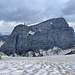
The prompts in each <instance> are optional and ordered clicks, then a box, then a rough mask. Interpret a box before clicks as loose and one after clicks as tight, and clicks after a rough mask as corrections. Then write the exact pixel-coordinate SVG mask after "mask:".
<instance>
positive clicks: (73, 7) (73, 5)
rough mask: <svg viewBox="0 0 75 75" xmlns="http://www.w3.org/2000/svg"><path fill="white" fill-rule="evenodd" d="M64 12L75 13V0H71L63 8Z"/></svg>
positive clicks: (67, 13) (65, 13)
mask: <svg viewBox="0 0 75 75" xmlns="http://www.w3.org/2000/svg"><path fill="white" fill-rule="evenodd" d="M62 13H63V14H64V15H73V14H75V0H69V1H68V2H67V3H66V4H65V6H64V7H63V8H62Z"/></svg>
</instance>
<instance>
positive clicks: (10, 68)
mask: <svg viewBox="0 0 75 75" xmlns="http://www.w3.org/2000/svg"><path fill="white" fill-rule="evenodd" d="M0 75H75V55H67V56H66V55H64V56H63V55H61V56H49V57H34V58H33V57H3V58H2V60H0Z"/></svg>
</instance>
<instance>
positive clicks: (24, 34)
mask: <svg viewBox="0 0 75 75" xmlns="http://www.w3.org/2000/svg"><path fill="white" fill-rule="evenodd" d="M73 41H74V30H73V28H72V27H69V25H68V24H67V22H66V20H65V19H64V18H62V17H61V18H54V19H49V20H46V21H44V22H41V23H39V24H36V25H33V26H27V25H21V24H20V25H18V26H16V27H15V28H14V30H13V31H12V33H11V35H10V36H9V37H8V39H7V40H6V42H5V43H4V44H3V45H2V46H1V49H0V51H2V52H4V53H5V54H7V55H11V54H13V53H16V54H18V55H23V54H24V55H26V54H27V53H28V52H29V51H32V52H39V50H40V49H42V50H48V49H50V48H53V47H54V46H57V47H60V48H62V49H68V48H71V47H72V46H73Z"/></svg>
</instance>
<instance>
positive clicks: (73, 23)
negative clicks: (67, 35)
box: [68, 22, 75, 31]
mask: <svg viewBox="0 0 75 75" xmlns="http://www.w3.org/2000/svg"><path fill="white" fill-rule="evenodd" d="M68 24H69V26H70V27H73V29H74V31H75V22H68Z"/></svg>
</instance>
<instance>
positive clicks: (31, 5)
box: [0, 0, 51, 24]
mask: <svg viewBox="0 0 75 75" xmlns="http://www.w3.org/2000/svg"><path fill="white" fill-rule="evenodd" d="M39 1H40V0H32V1H30V0H0V20H4V21H17V22H18V21H19V22H27V23H28V24H29V23H34V22H38V21H39V20H41V19H44V18H46V17H48V14H50V13H51V11H50V10H51V8H50V7H48V8H47V7H46V8H45V4H44V3H43V2H44V1H45V0H43V2H42V0H41V2H39ZM48 9H49V11H48Z"/></svg>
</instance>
